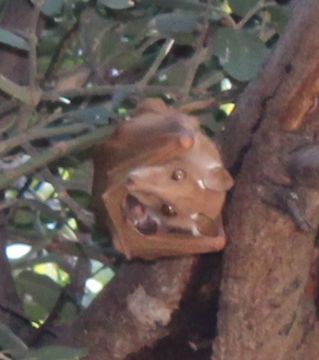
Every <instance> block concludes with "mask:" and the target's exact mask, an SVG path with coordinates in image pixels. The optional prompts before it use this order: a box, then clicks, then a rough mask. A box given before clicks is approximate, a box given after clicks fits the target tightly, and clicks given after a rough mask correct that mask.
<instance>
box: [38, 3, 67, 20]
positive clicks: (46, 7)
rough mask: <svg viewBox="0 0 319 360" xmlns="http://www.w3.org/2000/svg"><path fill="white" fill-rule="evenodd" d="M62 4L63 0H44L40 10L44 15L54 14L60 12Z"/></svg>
mask: <svg viewBox="0 0 319 360" xmlns="http://www.w3.org/2000/svg"><path fill="white" fill-rule="evenodd" d="M63 4H64V0H46V1H45V3H44V4H43V6H42V8H41V11H42V12H43V14H44V15H46V16H50V17H52V16H56V15H59V14H60V13H61V11H62V7H63Z"/></svg>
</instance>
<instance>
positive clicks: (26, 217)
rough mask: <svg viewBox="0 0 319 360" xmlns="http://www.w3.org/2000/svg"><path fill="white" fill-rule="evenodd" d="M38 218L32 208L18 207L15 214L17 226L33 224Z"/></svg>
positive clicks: (14, 220) (14, 218)
mask: <svg viewBox="0 0 319 360" xmlns="http://www.w3.org/2000/svg"><path fill="white" fill-rule="evenodd" d="M35 219H36V214H35V213H34V212H33V211H32V210H31V209H17V210H16V211H15V213H14V216H13V222H14V224H15V225H16V226H23V227H24V226H31V225H32V224H33V223H34V222H35Z"/></svg>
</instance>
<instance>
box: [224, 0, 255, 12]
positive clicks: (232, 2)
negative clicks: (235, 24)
mask: <svg viewBox="0 0 319 360" xmlns="http://www.w3.org/2000/svg"><path fill="white" fill-rule="evenodd" d="M259 2H260V0H228V4H229V6H230V7H231V9H232V11H233V12H234V13H235V14H237V15H240V16H244V15H245V14H246V13H247V12H248V11H249V10H250V9H252V8H253V7H254V6H255V5H256V4H258V3H259Z"/></svg>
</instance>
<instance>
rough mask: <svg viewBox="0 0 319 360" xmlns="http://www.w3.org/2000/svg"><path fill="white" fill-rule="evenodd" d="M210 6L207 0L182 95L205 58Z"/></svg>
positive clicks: (191, 82) (187, 91) (210, 3)
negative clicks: (200, 29)
mask: <svg viewBox="0 0 319 360" xmlns="http://www.w3.org/2000/svg"><path fill="white" fill-rule="evenodd" d="M211 7H212V1H211V0H207V3H206V7H205V12H204V14H203V16H204V20H203V24H202V31H201V33H200V35H199V38H198V45H197V48H196V50H195V53H194V55H193V56H192V57H191V59H190V60H189V61H188V65H189V70H188V72H187V75H186V79H185V83H184V86H183V88H184V89H183V90H184V95H186V96H188V95H189V92H190V89H191V87H192V85H193V82H194V79H195V76H196V73H197V70H198V68H199V66H200V65H201V64H202V63H203V62H204V61H205V60H206V58H207V52H208V47H207V39H206V37H207V33H208V28H209V18H210V13H211Z"/></svg>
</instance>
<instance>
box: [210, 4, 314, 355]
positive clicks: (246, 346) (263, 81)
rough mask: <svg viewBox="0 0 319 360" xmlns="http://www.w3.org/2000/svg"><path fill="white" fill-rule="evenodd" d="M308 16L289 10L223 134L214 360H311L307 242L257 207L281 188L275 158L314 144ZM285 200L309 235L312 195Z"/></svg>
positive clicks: (302, 7) (306, 7) (297, 8)
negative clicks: (228, 184)
mask: <svg viewBox="0 0 319 360" xmlns="http://www.w3.org/2000/svg"><path fill="white" fill-rule="evenodd" d="M318 14H319V2H318V1H317V0H308V1H302V2H300V1H299V2H298V1H296V2H295V4H294V7H293V14H292V18H291V21H290V24H289V26H288V28H287V31H286V33H285V34H284V35H283V36H282V37H281V39H280V41H279V43H278V44H277V46H276V49H275V51H274V52H273V53H272V55H271V57H270V58H269V60H268V62H267V64H266V65H265V66H264V69H262V70H261V72H260V74H259V76H258V78H257V79H255V80H254V81H253V82H251V83H250V85H249V86H248V87H247V89H246V91H245V92H244V93H243V94H242V96H241V99H240V101H239V103H238V106H237V110H236V114H235V115H234V118H233V119H232V121H230V123H229V127H228V129H227V131H226V133H225V137H226V148H225V152H226V154H227V160H228V165H229V166H230V167H231V168H232V169H233V171H234V173H235V174H236V187H235V189H234V191H233V194H232V196H231V199H230V201H229V203H228V206H227V211H226V215H227V222H228V225H227V226H226V232H227V236H228V240H229V246H228V247H227V249H226V251H225V257H224V269H223V281H222V287H221V291H222V295H221V299H220V313H219V319H218V334H219V336H218V338H217V339H216V341H215V343H214V346H213V349H214V355H213V359H214V360H222V359H223V360H232V359H239V360H241V359H242V360H256V359H258V360H269V359H272V358H275V359H276V360H288V359H289V360H291V359H296V360H297V359H302V358H307V359H313V360H314V359H317V358H318V340H319V339H318V336H319V333H318V329H317V326H315V327H314V323H315V321H316V318H315V308H314V305H313V299H311V297H307V296H306V295H305V287H306V284H307V280H308V277H309V270H310V266H311V262H312V256H313V250H314V240H315V236H316V232H315V231H313V232H310V233H306V232H303V231H300V230H298V228H297V227H296V225H295V224H294V223H293V222H292V220H291V218H290V217H289V216H287V214H285V213H284V212H281V211H278V210H277V209H276V208H274V207H271V206H269V204H268V205H267V201H266V202H265V201H263V200H262V198H264V197H265V196H266V197H268V200H270V195H271V191H269V189H271V187H269V180H270V179H271V181H272V182H276V181H280V178H282V180H284V179H285V175H286V174H285V169H284V165H283V163H284V158H285V155H286V154H287V153H289V152H290V151H291V150H292V149H294V148H296V147H298V146H301V145H304V144H309V143H312V142H315V141H316V140H317V133H318V121H317V120H318V116H319V110H318V107H316V108H313V106H312V104H313V102H314V100H315V99H316V98H317V96H318V81H319V80H318V75H319V18H318ZM318 156H319V154H318ZM277 190H278V189H277ZM294 190H297V191H298V194H299V196H301V197H304V198H305V199H306V200H307V204H308V207H307V211H306V216H307V219H310V221H311V222H312V223H313V224H315V225H317V224H318V199H319V198H318V194H317V191H314V190H307V189H301V188H299V189H294ZM264 200H265V199H264ZM316 349H317V351H316ZM305 355H307V356H305Z"/></svg>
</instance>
